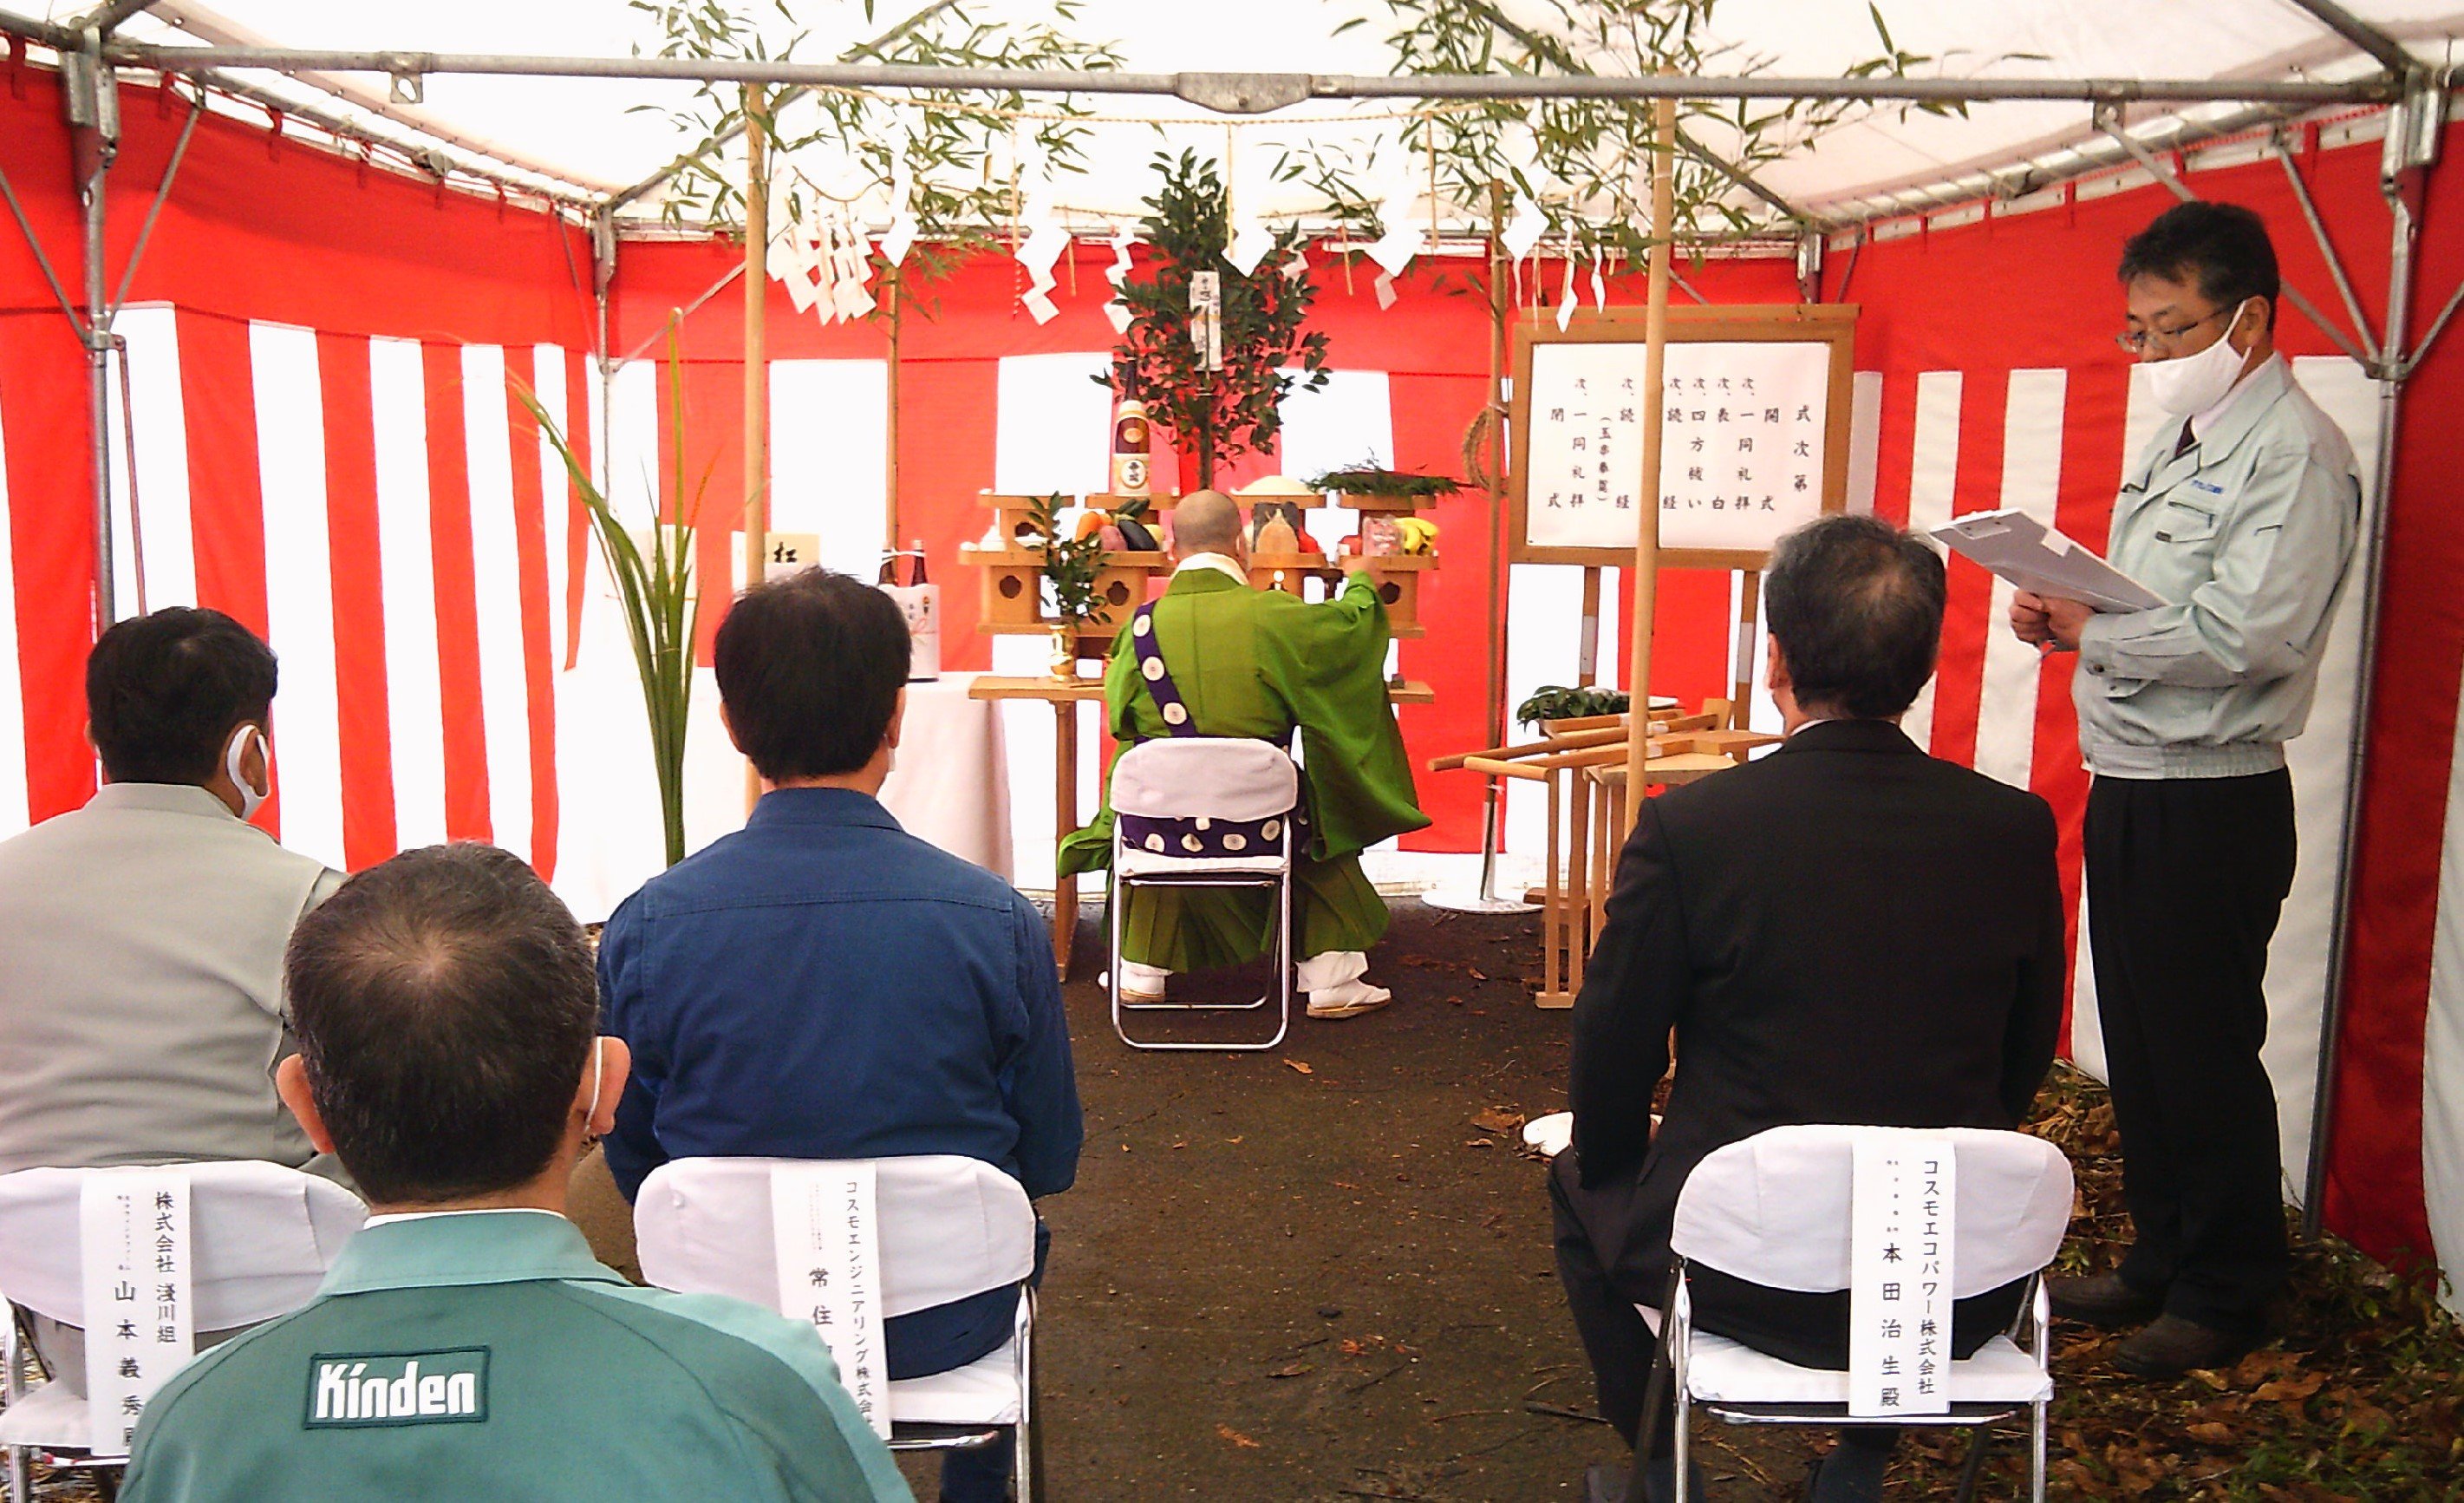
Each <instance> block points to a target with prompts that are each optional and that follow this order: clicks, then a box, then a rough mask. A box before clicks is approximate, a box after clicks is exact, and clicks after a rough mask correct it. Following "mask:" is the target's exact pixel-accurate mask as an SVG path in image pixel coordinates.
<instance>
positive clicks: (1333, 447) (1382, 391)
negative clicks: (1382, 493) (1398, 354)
mask: <svg viewBox="0 0 2464 1503" xmlns="http://www.w3.org/2000/svg"><path fill="white" fill-rule="evenodd" d="M1285 374H1286V375H1296V374H1298V372H1296V371H1289V370H1287V371H1286V372H1285ZM1280 410H1281V412H1282V413H1283V419H1284V431H1283V432H1282V433H1281V434H1280V435H1278V437H1277V440H1276V445H1277V449H1278V450H1279V452H1280V453H1281V457H1282V460H1283V473H1284V474H1285V475H1290V476H1291V477H1292V478H1293V479H1295V480H1308V479H1310V478H1312V477H1314V476H1316V475H1324V474H1325V473H1326V472H1327V471H1329V470H1344V469H1350V468H1353V467H1354V466H1357V465H1362V464H1373V465H1377V466H1380V467H1383V468H1392V467H1393V465H1394V463H1395V404H1394V395H1393V388H1392V387H1391V385H1390V383H1389V382H1388V380H1387V377H1386V372H1384V371H1382V370H1333V371H1329V372H1327V382H1326V385H1325V387H1322V388H1320V389H1318V390H1316V391H1304V390H1301V389H1300V388H1299V387H1294V388H1293V389H1292V391H1291V392H1290V393H1289V394H1288V395H1287V396H1286V397H1285V398H1284V400H1283V405H1282V407H1281V409H1280Z"/></svg>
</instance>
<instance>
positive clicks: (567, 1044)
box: [121, 845, 911, 1503]
mask: <svg viewBox="0 0 2464 1503" xmlns="http://www.w3.org/2000/svg"><path fill="white" fill-rule="evenodd" d="M287 976H288V980H289V983H290V995H291V1006H292V1012H293V1018H294V1023H295V1027H296V1029H297V1034H298V1040H299V1053H298V1055H297V1057H295V1058H292V1059H287V1060H285V1061H284V1062H283V1064H282V1066H281V1069H280V1071H279V1072H278V1074H277V1077H276V1084H277V1086H278V1087H279V1089H280V1091H281V1093H282V1096H283V1099H284V1101H285V1102H286V1103H287V1104H288V1105H289V1106H290V1107H291V1110H292V1111H293V1112H294V1113H295V1114H296V1115H297V1116H298V1118H299V1121H300V1125H301V1126H303V1127H304V1128H306V1129H307V1133H308V1137H309V1139H310V1140H311V1141H312V1142H314V1143H315V1144H316V1146H317V1148H318V1149H319V1152H324V1153H332V1154H336V1155H339V1156H340V1158H341V1161H342V1163H343V1165H344V1166H345V1167H347V1168H348V1169H349V1170H350V1171H351V1173H352V1175H353V1176H354V1177H355V1178H356V1179H357V1181H358V1183H360V1185H361V1186H362V1187H363V1189H364V1190H365V1191H366V1193H367V1195H368V1197H369V1199H370V1202H371V1207H370V1208H371V1210H372V1211H373V1213H374V1214H372V1215H371V1216H370V1217H369V1219H368V1224H367V1227H366V1228H365V1229H364V1230H363V1231H361V1232H360V1233H359V1234H358V1236H356V1237H355V1238H353V1239H352V1241H351V1242H350V1243H349V1244H348V1245H347V1246H346V1247H344V1248H343V1249H342V1251H341V1256H340V1257H339V1258H338V1259H337V1260H336V1262H335V1264H334V1267H333V1270H332V1271H331V1273H330V1274H329V1275H328V1276H327V1278H326V1280H325V1284H324V1287H323V1289H321V1290H320V1291H319V1293H318V1296H317V1298H316V1299H315V1300H314V1301H313V1302H311V1303H310V1304H309V1305H308V1306H306V1307H305V1308H304V1309H301V1310H299V1311H297V1312H296V1313H294V1314H292V1315H286V1316H284V1317H283V1318H281V1319H279V1320H275V1321H273V1322H270V1323H268V1324H266V1325H263V1326H260V1327H258V1328H257V1329H256V1330H254V1331H252V1332H250V1333H249V1334H247V1335H246V1336H243V1337H239V1338H238V1339H236V1340H233V1341H231V1342H230V1343H229V1344H227V1345H224V1346H221V1347H217V1348H216V1349H214V1350H213V1351H211V1352H209V1353H207V1354H206V1355H204V1356H203V1357H200V1358H198V1359H196V1360H195V1361H194V1362H192V1363H191V1364H190V1365H188V1366H187V1368H184V1369H183V1370H182V1371H181V1372H180V1373H179V1375H178V1376H177V1377H175V1378H173V1379H172V1380H171V1381H170V1382H168V1383H166V1384H165V1386H164V1387H163V1388H162V1389H161V1390H160V1391H159V1392H158V1393H156V1394H155V1395H154V1398H153V1400H152V1402H151V1403H149V1404H147V1405H146V1407H145V1412H144V1417H143V1420H141V1421H140V1422H139V1425H138V1430H137V1438H136V1445H135V1452H134V1456H133V1457H132V1459H131V1461H130V1464H129V1470H128V1481H127V1486H126V1488H125V1489H124V1490H123V1492H122V1493H121V1496H122V1497H123V1498H125V1499H127V1500H128V1503H243V1500H245V1503H287V1500H294V1499H297V1500H303V1503H304V1500H307V1499H319V1500H322V1499H328V1498H355V1499H362V1498H364V1499H384V1498H571V1497H583V1496H593V1497H609V1498H729V1499H742V1500H760V1503H871V1500H877V1499H878V1500H900V1503H907V1500H909V1499H910V1497H911V1495H910V1493H909V1492H908V1490H907V1487H906V1484H905V1483H904V1482H902V1481H901V1480H900V1478H899V1475H898V1471H897V1470H896V1468H895V1467H894V1466H892V1464H891V1459H890V1452H889V1450H888V1449H887V1448H885V1447H884V1446H883V1445H882V1444H881V1442H880V1441H879V1440H878V1439H876V1438H875V1437H874V1435H873V1434H872V1432H871V1430H870V1429H869V1428H868V1427H867V1426H866V1424H865V1422H864V1420H863V1418H862V1416H861V1415H859V1414H858V1413H857V1411H856V1408H855V1404H854V1402H853V1401H852V1400H851V1399H850V1398H849V1397H848V1396H847V1391H846V1389H844V1388H843V1387H841V1386H840V1384H839V1381H838V1375H837V1371H836V1369H835V1368H833V1367H832V1366H831V1363H830V1359H829V1355H828V1353H827V1351H826V1350H825V1348H824V1347H823V1345H822V1342H821V1339H820V1337H817V1336H816V1335H815V1334H814V1332H813V1330H812V1328H811V1327H809V1326H804V1325H799V1324H796V1323H794V1322H792V1321H789V1320H786V1319H782V1318H781V1317H780V1316H778V1315H772V1314H770V1313H769V1312H767V1311H763V1310H759V1309H757V1308H755V1307H754V1306H752V1305H748V1304H744V1303H742V1302H740V1301H737V1300H733V1299H725V1298H720V1297H717V1296H714V1295H686V1294H671V1293H664V1292H661V1291H657V1290H646V1289H636V1288H633V1287H632V1286H630V1285H628V1284H627V1283H626V1282H625V1280H624V1279H623V1278H621V1277H620V1276H619V1275H618V1274H617V1273H616V1272H615V1271H612V1270H610V1269H607V1268H604V1267H602V1266H601V1265H600V1264H598V1263H597V1262H595V1261H593V1260H592V1258H591V1256H590V1250H589V1248H588V1246H587V1245H586V1244H585V1243H584V1242H583V1238H582V1233H581V1232H580V1231H579V1230H578V1229H576V1228H575V1227H574V1225H573V1224H572V1223H571V1222H569V1221H567V1220H565V1219H564V1215H563V1210H564V1194H565V1182H566V1179H567V1177H568V1176H569V1175H570V1174H571V1173H572V1170H573V1166H574V1162H575V1160H577V1159H579V1158H580V1157H581V1154H582V1151H583V1142H584V1140H585V1138H588V1137H590V1136H592V1135H596V1134H601V1133H605V1132H606V1131H608V1130H609V1128H610V1126H611V1125H612V1120H613V1117H614V1115H615V1110H616V1101H617V1098H618V1097H619V1095H621V1094H622V1093H623V1087H624V1084H625V1072H626V1067H627V1054H626V1049H625V1045H624V1044H623V1043H622V1042H621V1041H619V1040H616V1039H612V1038H601V1037H599V1036H598V1016H599V989H598V983H597V978H596V976H595V975H594V973H593V970H592V966H591V959H590V947H589V944H588V941H587V940H586V939H584V937H583V933H582V929H581V927H580V926H579V925H578V924H576V923H575V922H574V920H573V917H572V915H570V914H568V913H567V912H566V911H565V909H564V906H563V905H562V904H561V903H560V902H558V901H557V899H556V897H555V896H554V895H552V894H550V893H549V892H548V890H547V886H546V884H544V883H542V882H541V881H540V880H539V878H538V877H537V876H536V875H534V874H533V873H532V872H531V871H530V869H529V868H528V867H526V866H524V865H523V864H522V863H521V862H520V861H518V860H517V859H516V858H515V857H513V856H511V855H509V854H507V853H506V852H504V851H498V850H496V849H495V848H493V847H489V846H478V845H457V846H439V847H431V848H429V849H428V850H425V851H408V852H406V853H405V854H402V855H399V856H396V857H395V858H393V859H392V860H391V861H388V862H386V863H385V864H384V865H383V866H379V867H376V868H374V869H372V870H370V871H368V872H364V873H361V874H360V875H359V876H357V877H355V878H353V879H352V880H351V881H349V882H347V883H345V884H344V885H343V886H342V888H341V891H339V892H338V893H336V894H335V895H334V896H333V897H332V898H331V899H330V900H329V901H327V902H326V903H325V904H324V906H322V907H320V908H319V909H318V910H317V911H315V912H314V913H312V914H310V915H309V916H308V917H307V918H305V919H304V920H302V921H301V923H300V925H299V927H298V929H297V932H296V933H295V935H294V936H293V938H292V941H291V949H290V955H289V958H288V964H287Z"/></svg>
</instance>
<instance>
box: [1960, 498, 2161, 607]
mask: <svg viewBox="0 0 2464 1503" xmlns="http://www.w3.org/2000/svg"><path fill="white" fill-rule="evenodd" d="M1928 536H1930V537H1931V538H1932V539H1933V540H1934V541H1935V542H1939V543H1941V544H1942V545H1943V546H1944V547H1947V548H1948V549H1950V550H1951V551H1952V552H1954V553H1957V554H1961V555H1963V556H1965V557H1967V558H1969V559H1970V560H1973V561H1974V562H1975V563H1977V564H1981V565H1983V566H1984V568H1985V569H1986V570H1987V571H1988V572H1990V573H1991V574H1993V575H1994V576H1995V577H1997V578H2000V579H2006V580H2009V581H2010V582H2011V583H2012V584H2013V585H2014V586H2017V587H2019V588H2020V589H2024V590H2027V591H2029V592H2031V593H2033V594H2037V595H2058V596H2060V597H2062V598H2063V599H2066V600H2076V601H2078V602H2079V603H2080V604H2082V605H2087V606H2093V607H2095V608H2097V609H2098V610H2100V611H2107V612H2112V611H2129V610H2153V609H2154V608H2157V607H2159V606H2162V605H2164V604H2166V602H2165V599H2164V597H2163V596H2160V595H2158V594H2157V593H2156V592H2155V591H2154V590H2152V589H2149V588H2148V587H2147V586H2145V585H2142V584H2140V583H2139V582H2138V581H2137V580H2135V579H2132V578H2131V577H2130V576H2129V575H2127V574H2124V573H2123V572H2122V571H2121V570H2120V569H2117V568H2115V567H2114V566H2113V565H2112V564H2107V563H2106V562H2104V560H2102V559H2101V558H2099V557H2097V555H2096V554H2094V553H2092V552H2090V551H2089V550H2088V549H2086V548H2083V547H2081V546H2079V544H2078V543H2076V542H2072V541H2071V540H2070V539H2068V538H2066V537H2064V536H2062V534H2061V532H2060V531H2059V530H2058V529H2056V528H2053V527H2048V526H2046V525H2045V524H2044V523H2043V522H2040V521H2038V520H2037V519H2035V518H2034V517H2031V516H2029V515H2028V514H2027V513H2026V512H2022V511H2016V510H2011V509H2005V510H2002V511H1993V512H1975V513H1972V514H1970V515H1969V516H1966V517H1962V518H1961V519H1958V520H1957V521H1955V522H1952V523H1950V524H1949V525H1948V526H1946V527H1936V528H1934V529H1933V530H1932V532H1931V533H1930V534H1929V535H1928Z"/></svg>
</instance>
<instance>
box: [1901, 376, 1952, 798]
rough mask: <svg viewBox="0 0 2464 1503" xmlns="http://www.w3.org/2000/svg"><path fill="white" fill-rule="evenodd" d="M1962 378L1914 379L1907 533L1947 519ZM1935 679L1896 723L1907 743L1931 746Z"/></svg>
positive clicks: (1929, 377)
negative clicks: (1915, 419)
mask: <svg viewBox="0 0 2464 1503" xmlns="http://www.w3.org/2000/svg"><path fill="white" fill-rule="evenodd" d="M1964 385H1965V378H1964V377H1963V376H1962V375H1961V374H1960V372H1958V371H1956V370H1928V371H1925V372H1924V373H1922V374H1920V375H1919V376H1918V377H1917V421H1916V434H1915V441H1914V444H1913V448H1912V453H1911V457H1910V460H1909V467H1908V530H1909V531H1911V532H1925V531H1927V530H1929V529H1931V528H1935V527H1939V526H1942V525H1943V524H1944V523H1946V522H1947V521H1949V520H1950V506H1951V493H1952V491H1953V490H1954V488H1955V487H1956V486H1957V484H1958V481H1959V401H1960V396H1961V392H1962V389H1963V387H1964ZM1933 691H1934V685H1933V680H1931V679H1927V680H1926V681H1925V688H1924V689H1923V690H1921V691H1919V692H1918V694H1917V698H1916V703H1914V704H1912V705H1910V706H1908V713H1907V715H1906V716H1905V718H1903V719H1902V720H1901V721H1900V726H1901V728H1902V729H1903V730H1904V731H1906V732H1907V733H1908V740H1912V741H1914V742H1916V743H1917V744H1918V745H1919V746H1923V747H1925V748H1926V749H1927V750H1931V749H1932V746H1933Z"/></svg>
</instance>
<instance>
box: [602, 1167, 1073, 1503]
mask: <svg viewBox="0 0 2464 1503" xmlns="http://www.w3.org/2000/svg"><path fill="white" fill-rule="evenodd" d="M855 1161H857V1162H869V1163H870V1164H871V1165H872V1166H873V1171H874V1181H873V1215H874V1218H875V1221H876V1226H875V1228H874V1230H875V1234H876V1237H877V1239H878V1246H879V1249H880V1254H881V1286H882V1287H881V1306H882V1314H883V1315H884V1316H885V1317H890V1316H896V1315H908V1314H910V1313H912V1312H914V1311H918V1310H927V1309H930V1308H932V1307H933V1306H935V1305H946V1304H949V1303H951V1302H952V1301H954V1300H959V1299H964V1298H966V1297H967V1296H968V1295H970V1294H979V1293H984V1292H985V1291H987V1290H994V1289H1001V1288H1003V1287H1006V1286H1010V1285H1016V1286H1017V1287H1018V1290H1019V1301H1018V1323H1017V1327H1016V1329H1015V1330H1014V1331H1013V1332H1012V1334H1011V1336H1010V1338H1009V1340H1008V1341H1007V1342H1005V1343H1004V1344H1003V1345H1002V1346H1001V1349H1000V1350H998V1351H996V1352H994V1353H992V1354H991V1355H990V1356H988V1357H984V1358H981V1359H978V1360H976V1361H974V1362H971V1363H969V1364H968V1365H966V1366H964V1367H958V1368H953V1369H952V1370H951V1371H949V1372H946V1373H934V1374H931V1375H929V1376H927V1377H923V1378H902V1379H897V1380H894V1381H891V1384H890V1388H889V1394H890V1416H891V1435H890V1448H891V1450H898V1451H904V1450H962V1449H973V1448H979V1447H984V1446H990V1445H993V1444H994V1443H996V1442H998V1441H999V1440H1000V1439H1001V1433H1002V1432H1003V1431H1005V1430H1006V1431H1010V1432H1013V1433H1015V1435H1016V1436H1017V1438H1018V1445H1017V1457H1018V1461H1017V1477H1018V1503H1034V1500H1035V1498H1036V1497H1037V1496H1038V1495H1039V1494H1041V1493H1042V1492H1043V1491H1044V1453H1043V1439H1044V1437H1043V1430H1042V1426H1039V1425H1037V1423H1036V1416H1035V1371H1034V1351H1035V1290H1034V1287H1033V1286H1032V1285H1031V1284H1030V1283H1029V1282H1028V1281H1029V1280H1030V1279H1031V1278H1032V1277H1033V1275H1034V1272H1035V1207H1034V1205H1032V1204H1031V1203H1030V1202H1029V1201H1028V1200H1027V1198H1026V1191H1025V1190H1023V1189H1022V1188H1021V1187H1020V1185H1019V1183H1018V1182H1017V1181H1016V1180H1013V1179H1011V1178H1010V1177H1009V1176H1008V1175H1006V1174H1003V1173H1002V1172H1001V1170H999V1169H997V1168H994V1167H993V1166H992V1165H991V1164H988V1163H984V1162H982V1161H981V1160H975V1159H966V1158H961V1157H959V1156H957V1155H955V1154H919V1155H914V1156H912V1157H904V1158H893V1159H873V1160H855ZM809 1162H811V1160H794V1159H678V1160H671V1162H668V1163H664V1164H661V1165H660V1166H659V1167H658V1168H656V1169H654V1170H652V1171H651V1172H650V1177H649V1179H648V1180H645V1181H643V1182H642V1191H641V1194H640V1195H639V1196H638V1197H636V1198H635V1200H634V1202H633V1232H634V1238H635V1241H636V1243H637V1244H638V1248H639V1252H640V1256H641V1260H642V1276H643V1277H644V1278H646V1279H648V1280H649V1282H650V1283H651V1284H653V1285H655V1286H657V1287H658V1288H660V1289H672V1290H676V1291H679V1292H681V1293H696V1294H732V1295H734V1296H735V1297H737V1298H738V1299H742V1300H748V1301H750V1302H752V1303H753V1304H757V1305H759V1306H760V1307H761V1308H763V1309H764V1310H780V1309H781V1301H780V1297H779V1272H778V1251H777V1248H776V1243H775V1240H774V1237H773V1232H772V1217H771V1214H770V1205H771V1202H770V1179H771V1174H772V1171H773V1170H776V1169H779V1168H782V1167H794V1166H799V1165H802V1164H805V1163H809ZM782 1313H783V1312H782Z"/></svg>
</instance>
